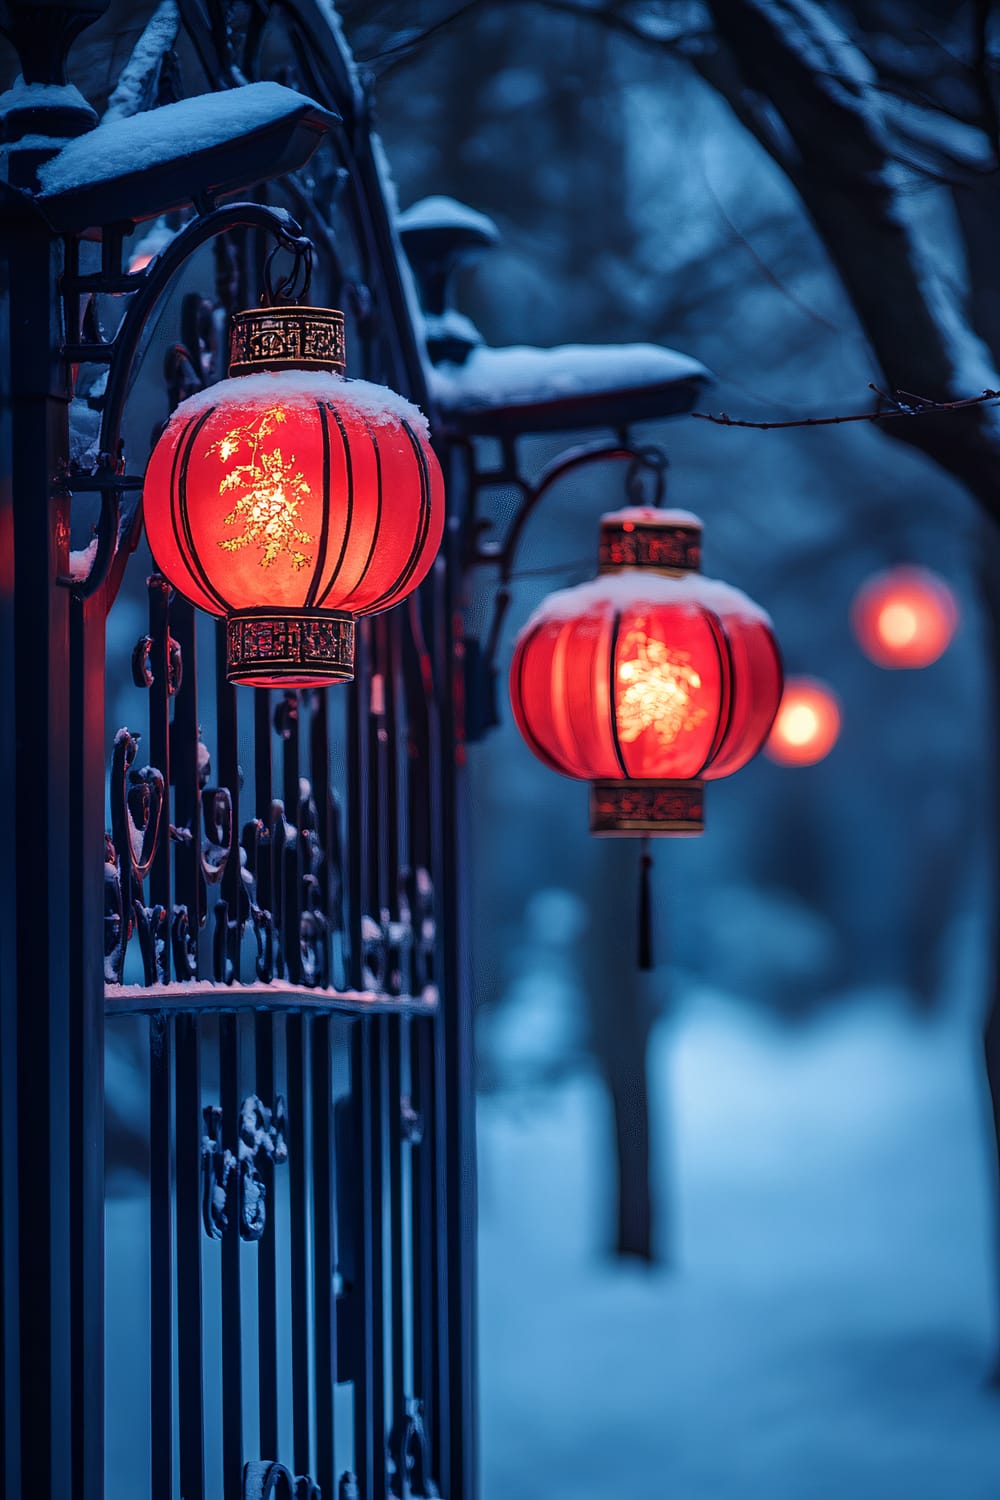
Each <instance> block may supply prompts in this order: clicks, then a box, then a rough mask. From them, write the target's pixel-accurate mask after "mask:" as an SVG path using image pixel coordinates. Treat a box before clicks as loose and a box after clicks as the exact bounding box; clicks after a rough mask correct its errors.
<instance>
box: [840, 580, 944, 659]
mask: <svg viewBox="0 0 1000 1500" xmlns="http://www.w3.org/2000/svg"><path fill="white" fill-rule="evenodd" d="M851 619H852V621H853V624H854V632H855V634H856V636H857V638H858V643H859V645H860V646H861V649H862V651H864V653H865V655H866V656H868V657H869V658H870V659H871V660H872V661H873V662H875V664H876V666H879V667H897V668H905V667H928V666H930V664H931V662H934V661H937V659H938V657H939V656H941V655H942V653H943V652H944V651H945V650H946V649H947V647H948V645H949V643H950V641H951V638H952V636H953V635H954V634H955V627H956V625H957V624H958V606H957V605H956V603H955V597H954V595H953V594H952V592H951V590H950V589H949V587H948V585H947V584H946V583H945V582H944V581H943V580H942V579H940V578H938V577H937V575H936V574H935V573H931V572H930V571H929V570H928V569H927V568H915V567H900V568H890V569H889V571H888V572H886V573H879V574H878V575H877V576H876V577H874V578H871V579H869V580H868V582H867V583H866V584H864V585H863V586H862V587H861V588H860V589H859V590H858V594H857V597H856V598H855V600H854V605H853V607H852V610H851Z"/></svg>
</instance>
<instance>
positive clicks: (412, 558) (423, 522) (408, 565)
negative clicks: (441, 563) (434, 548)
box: [365, 422, 431, 615]
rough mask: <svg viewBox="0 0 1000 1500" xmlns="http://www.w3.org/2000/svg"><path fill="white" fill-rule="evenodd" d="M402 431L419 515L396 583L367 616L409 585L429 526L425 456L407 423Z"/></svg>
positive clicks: (382, 595) (380, 596) (367, 612)
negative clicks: (416, 480) (413, 467)
mask: <svg viewBox="0 0 1000 1500" xmlns="http://www.w3.org/2000/svg"><path fill="white" fill-rule="evenodd" d="M403 431H404V432H405V433H406V436H407V438H408V439H409V442H410V447H411V448H412V449H413V456H414V458H415V459H416V461H417V472H418V474H419V476H420V513H419V515H418V517H417V531H416V536H415V538H414V542H413V546H412V547H411V548H410V555H409V557H408V558H407V559H406V562H405V564H404V565H403V570H402V572H401V573H400V574H399V577H398V578H397V579H396V581H395V582H394V583H392V584H390V585H389V587H388V588H387V589H385V590H384V592H383V593H381V594H380V595H379V597H378V598H377V599H376V600H375V602H374V604H369V605H367V606H366V608H365V614H368V615H372V614H375V613H376V612H377V611H378V610H380V609H382V608H383V606H384V604H385V602H386V600H388V599H391V598H393V596H394V595H397V594H398V593H399V592H400V590H401V589H404V588H405V587H406V584H407V583H409V581H410V579H411V578H412V577H413V574H414V571H415V569H416V566H417V563H418V562H419V561H420V554H421V552H422V551H423V547H424V543H425V542H426V540H427V533H428V531H429V530H430V525H431V478H430V468H429V466H428V463H427V455H426V454H425V453H424V450H423V447H422V446H421V444H420V442H419V440H418V439H417V438H416V437H415V436H414V433H413V428H412V427H411V426H410V424H409V422H404V423H403Z"/></svg>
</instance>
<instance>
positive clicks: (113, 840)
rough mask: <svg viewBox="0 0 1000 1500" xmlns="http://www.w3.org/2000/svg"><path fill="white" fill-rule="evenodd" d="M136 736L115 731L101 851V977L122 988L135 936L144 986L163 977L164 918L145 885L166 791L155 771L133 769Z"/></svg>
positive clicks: (158, 840) (161, 777)
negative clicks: (149, 902)
mask: <svg viewBox="0 0 1000 1500" xmlns="http://www.w3.org/2000/svg"><path fill="white" fill-rule="evenodd" d="M139 739H140V736H139V735H138V734H133V733H132V731H131V730H129V729H119V731H118V733H117V734H116V735H115V744H114V751H113V753H112V758H111V837H110V838H108V836H107V835H105V846H104V856H105V859H104V890H105V914H104V924H105V925H104V934H105V936H104V973H105V978H106V979H107V981H108V982H109V983H112V984H120V983H121V979H122V971H123V968H124V963H125V949H126V947H127V946H128V941H129V938H130V937H131V935H132V933H133V931H136V932H137V933H138V936H139V946H140V951H141V953H142V964H143V973H144V979H145V983H146V984H155V983H156V981H157V980H158V979H161V978H162V977H163V953H164V946H165V943H166V931H167V914H166V911H165V909H164V908H163V907H162V906H160V905H158V904H154V905H152V906H147V905H146V903H145V899H144V895H143V885H144V882H145V880H146V877H147V875H148V874H149V871H150V868H151V866H152V863H153V860H154V858H155V857H156V852H157V849H158V848H159V844H160V838H161V834H162V831H163V826H164V817H163V811H164V803H165V801H166V786H165V783H164V779H163V773H162V772H161V771H158V770H157V769H156V767H155V766H142V767H141V768H138V769H137V768H136V766H135V764H134V762H135V759H136V755H137V752H138V748H139Z"/></svg>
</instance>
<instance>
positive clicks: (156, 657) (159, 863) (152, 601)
mask: <svg viewBox="0 0 1000 1500" xmlns="http://www.w3.org/2000/svg"><path fill="white" fill-rule="evenodd" d="M146 588H147V592H148V594H149V635H150V639H151V641H152V645H151V647H150V653H149V656H150V671H151V673H152V678H153V680H152V682H151V683H150V687H149V759H150V762H151V764H152V765H154V766H155V767H156V768H157V770H158V771H161V772H162V774H163V780H164V796H165V798H166V802H165V806H164V808H163V813H162V822H161V825H160V826H161V830H162V832H161V835H160V841H159V846H158V848H157V850H156V853H155V855H154V856H153V864H152V868H151V869H150V872H149V903H150V905H151V906H162V907H163V910H164V912H165V913H166V917H165V921H166V923H167V928H166V932H165V935H164V937H165V940H164V943H163V953H162V960H161V962H162V973H163V978H164V980H169V978H170V928H169V923H170V910H171V903H170V859H171V851H170V835H169V832H168V830H169V826H170V823H171V821H172V819H171V817H170V691H169V684H170V603H169V601H170V585H169V584H168V583H167V581H166V579H165V578H163V577H162V576H161V575H160V574H159V573H153V574H152V575H151V577H149V578H148V579H147V580H146ZM121 852H124V851H121Z"/></svg>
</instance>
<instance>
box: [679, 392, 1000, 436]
mask: <svg viewBox="0 0 1000 1500" xmlns="http://www.w3.org/2000/svg"><path fill="white" fill-rule="evenodd" d="M868 389H869V390H870V391H874V392H875V394H876V395H877V396H878V398H879V400H880V401H889V402H891V405H890V406H889V407H883V406H878V407H876V409H875V410H874V411H854V412H847V413H843V414H840V415H837V416H834V417H795V418H790V419H788V420H787V421H776V422H751V421H747V420H744V419H742V418H739V417H731V416H730V415H729V413H728V412H725V411H722V412H719V413H717V414H716V413H714V412H708V411H693V412H692V413H691V415H692V417H696V418H697V419H698V421H700V422H714V423H715V424H716V425H717V426H719V427H754V428H756V429H757V430H758V431H759V432H774V431H777V430H778V429H780V428H783V427H834V426H836V425H838V424H839V423H841V422H888V421H891V420H892V419H893V418H894V417H926V416H928V415H930V414H931V413H932V412H945V411H966V410H968V408H969V407H970V406H983V405H987V404H990V405H992V404H994V403H996V402H998V401H1000V391H983V392H982V394H981V395H979V396H962V397H960V398H959V399H958V400H957V401H932V400H930V399H928V398H927V397H926V396H915V395H914V394H913V392H912V391H897V392H896V394H895V396H889V395H887V394H886V392H885V391H880V390H879V388H878V386H877V385H871V384H869V386H868Z"/></svg>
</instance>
